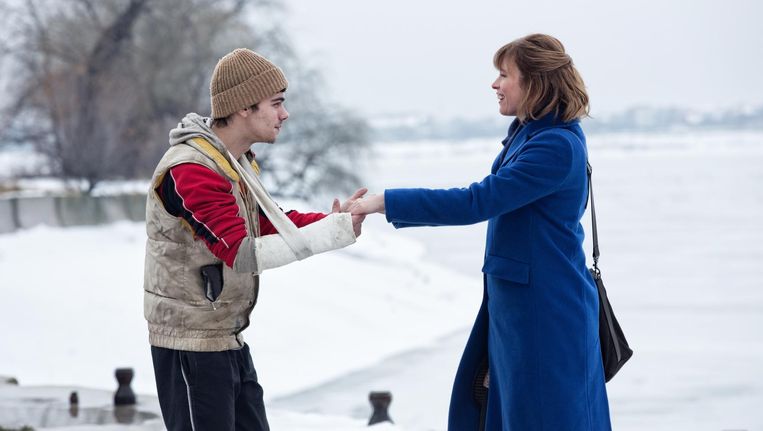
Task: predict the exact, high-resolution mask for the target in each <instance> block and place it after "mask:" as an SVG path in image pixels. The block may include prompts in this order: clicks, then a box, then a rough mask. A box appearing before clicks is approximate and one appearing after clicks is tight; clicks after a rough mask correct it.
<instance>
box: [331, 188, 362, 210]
mask: <svg viewBox="0 0 763 431" xmlns="http://www.w3.org/2000/svg"><path fill="white" fill-rule="evenodd" d="M366 193H368V189H367V188H365V187H361V188H359V189H357V190H355V193H353V194H352V196H350V197H349V198H348V199H347V200H346V201H344V203H343V204H341V205H340V204H339V199H337V198H334V202H333V204H332V205H331V212H332V213H346V212H350V207H351V206H352V204H354V203H355V201H357V200H358V199H360V198H362V197H363V195H365V194H366Z"/></svg>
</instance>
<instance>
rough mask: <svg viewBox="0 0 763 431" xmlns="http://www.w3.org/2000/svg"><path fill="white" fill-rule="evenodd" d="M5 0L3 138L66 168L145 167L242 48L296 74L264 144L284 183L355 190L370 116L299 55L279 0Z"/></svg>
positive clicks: (52, 167)
mask: <svg viewBox="0 0 763 431" xmlns="http://www.w3.org/2000/svg"><path fill="white" fill-rule="evenodd" d="M6 2H7V3H8V4H5V5H2V4H0V6H3V9H4V10H5V11H7V14H6V16H5V17H4V18H2V19H3V20H4V21H6V25H7V26H8V27H7V28H8V29H7V30H6V33H7V36H6V37H4V38H3V42H2V44H0V51H2V52H3V64H1V65H0V66H2V67H3V68H4V70H5V71H6V73H8V79H7V80H8V81H9V82H8V83H9V84H10V85H9V88H10V89H11V90H12V92H11V98H10V100H9V102H8V103H7V105H6V106H4V107H3V108H4V109H3V115H4V118H5V119H6V122H5V123H6V127H5V128H4V129H3V130H2V132H0V133H1V134H2V135H1V136H0V142H5V143H8V142H15V143H23V144H31V145H33V146H34V148H35V149H36V150H37V151H38V152H40V153H41V154H44V155H45V156H46V159H47V160H48V162H49V163H48V166H46V167H44V169H42V168H43V167H41V171H43V170H44V171H47V172H52V173H53V174H54V175H56V176H58V177H60V178H63V179H78V180H81V179H84V180H86V181H87V184H88V188H89V190H92V189H93V188H94V187H95V186H96V185H97V184H98V183H99V182H100V181H103V180H107V179H119V178H146V177H147V176H148V175H150V173H151V171H152V169H153V168H154V166H155V165H156V162H157V161H158V159H159V157H160V156H161V154H162V153H163V152H164V151H165V150H166V148H167V145H168V144H167V133H168V131H169V129H170V128H172V127H173V126H175V125H176V124H177V122H178V121H179V119H180V118H181V117H182V116H183V115H184V114H185V113H187V112H198V113H200V114H202V115H208V114H209V90H208V89H209V86H208V85H209V84H208V83H209V78H210V75H211V73H212V70H213V68H214V65H215V63H216V62H217V60H218V59H219V58H220V57H222V56H223V55H224V54H225V53H227V52H229V51H231V50H232V49H234V48H237V47H248V48H251V49H254V50H255V51H259V52H262V53H263V54H264V55H266V56H267V57H269V58H270V59H272V60H273V61H274V62H275V63H276V64H278V65H280V66H281V67H282V68H283V69H284V72H285V74H286V76H287V78H288V79H289V81H290V88H289V90H288V91H287V109H289V111H290V113H291V115H292V118H291V119H290V120H289V121H288V122H287V126H286V127H285V128H284V133H283V135H282V136H281V139H279V142H278V144H277V145H275V146H273V147H272V148H266V149H264V150H260V149H258V150H257V158H258V161H259V162H260V164H261V165H262V167H263V170H264V179H265V180H266V182H268V183H270V185H271V187H272V188H273V191H274V192H276V194H281V195H287V196H296V197H303V198H305V197H310V196H311V195H313V194H315V193H321V192H337V191H342V192H346V191H350V190H353V189H354V188H355V187H356V186H358V185H359V184H360V182H361V179H360V178H359V177H358V174H357V170H356V169H353V166H354V165H355V163H356V161H357V159H358V158H359V157H360V156H362V154H363V152H364V150H365V149H366V148H368V141H369V127H368V125H367V123H366V122H365V120H364V119H362V118H360V117H358V116H356V115H354V114H353V113H351V112H348V111H346V110H343V109H341V107H337V106H335V105H334V104H332V103H331V101H330V99H329V98H327V97H326V94H324V93H323V92H322V89H323V88H325V86H324V85H322V82H321V78H320V74H319V73H318V71H316V70H314V69H313V68H311V67H310V66H309V65H307V64H305V63H304V62H303V61H301V60H300V58H298V56H297V54H296V52H295V50H294V49H293V46H292V44H291V42H290V40H289V38H288V36H287V34H286V32H285V31H284V29H283V26H282V25H281V23H282V22H283V21H284V17H285V14H286V11H285V10H284V9H283V8H282V6H280V3H279V2H278V1H277V0H248V1H247V0H24V1H16V2H14V3H13V4H11V2H10V1H8V0H6Z"/></svg>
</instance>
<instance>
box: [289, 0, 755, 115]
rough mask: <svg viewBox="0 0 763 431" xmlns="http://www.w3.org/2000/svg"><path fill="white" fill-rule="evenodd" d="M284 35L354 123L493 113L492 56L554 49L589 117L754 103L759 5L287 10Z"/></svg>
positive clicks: (699, 1) (312, 5)
mask: <svg viewBox="0 0 763 431" xmlns="http://www.w3.org/2000/svg"><path fill="white" fill-rule="evenodd" d="M286 3H287V4H288V5H289V12H288V14H287V15H286V17H287V22H286V23H285V25H286V28H287V29H288V30H289V31H290V32H291V36H292V40H293V41H294V43H295V45H296V46H297V49H298V50H299V52H300V53H301V54H302V56H303V57H304V58H306V59H307V60H308V61H309V62H310V63H311V64H314V65H317V66H318V67H319V68H320V69H321V70H322V71H323V73H324V75H325V78H326V81H327V82H328V84H329V86H330V90H331V94H332V98H333V99H334V100H336V101H337V102H340V103H342V104H343V105H345V106H346V107H349V108H352V109H357V110H359V111H360V112H361V113H363V114H367V115H376V114H383V113H390V112H401V111H403V112H412V113H424V114H433V115H437V116H440V117H452V116H465V117H483V116H486V115H491V114H495V113H496V112H497V107H498V105H497V101H496V98H495V93H494V91H493V90H492V89H490V84H491V83H492V81H493V79H495V74H496V72H495V70H494V68H493V65H492V56H493V53H494V52H495V51H496V49H497V48H499V47H500V46H501V45H503V44H504V43H507V42H509V41H511V40H513V39H516V38H518V37H521V36H524V35H526V34H529V33H534V32H541V33H548V34H551V35H554V36H556V37H557V38H559V39H560V40H561V41H562V42H563V43H564V45H565V47H566V49H567V52H568V53H569V54H570V55H571V56H572V58H573V61H574V62H575V64H576V66H577V67H578V69H579V70H580V72H581V74H582V75H583V79H584V80H585V82H586V85H587V87H588V90H589V95H590V96H591V102H592V113H593V114H594V115H596V114H606V113H609V112H613V111H618V110H622V109H625V108H626V107H628V106H632V105H637V104H638V105H654V106H689V107H698V108H702V109H705V110H712V109H714V108H728V107H733V106H737V105H761V104H763V83H761V82H760V79H761V77H762V76H763V1H759V0H725V1H720V0H694V1H692V0H690V1H680V2H679V1H673V0H662V1H657V0H646V1H645V0H639V1H629V2H618V1H604V0H596V1H593V0H592V1H557V2H552V1H547V0H534V1H523V2H519V1H506V0H504V1H498V0H466V1H462V0H459V1H442V0H440V1H435V0H421V1H416V0H384V1H366V0H355V1H353V0H319V1H316V0H287V1H286Z"/></svg>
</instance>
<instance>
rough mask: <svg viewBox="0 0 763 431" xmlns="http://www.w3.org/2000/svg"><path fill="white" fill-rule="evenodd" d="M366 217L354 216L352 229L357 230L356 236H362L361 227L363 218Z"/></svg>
mask: <svg viewBox="0 0 763 431" xmlns="http://www.w3.org/2000/svg"><path fill="white" fill-rule="evenodd" d="M365 219H366V216H364V215H354V216H352V231H353V232H355V238H357V237H359V236H360V229H361V227H363V220H365Z"/></svg>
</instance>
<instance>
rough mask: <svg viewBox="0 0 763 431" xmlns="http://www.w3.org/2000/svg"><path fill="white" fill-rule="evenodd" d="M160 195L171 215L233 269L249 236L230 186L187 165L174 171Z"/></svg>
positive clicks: (200, 168) (211, 173)
mask: <svg viewBox="0 0 763 431" xmlns="http://www.w3.org/2000/svg"><path fill="white" fill-rule="evenodd" d="M157 191H158V192H159V196H160V197H161V199H162V202H163V203H164V207H165V208H166V209H167V212H169V213H170V214H172V215H174V216H176V217H182V218H183V219H184V220H185V221H186V222H188V224H189V225H191V228H193V231H194V236H195V237H196V238H200V239H202V240H203V241H204V242H205V243H206V245H207V247H208V248H209V250H210V251H211V252H212V254H214V255H215V256H216V257H217V258H218V259H220V260H222V261H223V262H225V264H226V265H228V266H230V267H233V262H234V261H235V259H236V253H238V247H239V245H240V244H241V241H242V240H243V239H244V238H245V237H246V235H247V232H246V224H245V221H244V219H243V218H241V217H239V215H238V214H239V208H238V205H237V204H236V198H235V197H234V196H233V187H232V186H231V184H230V182H229V181H228V180H227V179H226V178H224V177H222V176H221V175H219V174H218V173H216V172H214V171H213V170H211V169H209V168H207V167H206V166H202V165H199V164H196V163H184V164H181V165H177V166H174V167H172V168H171V169H170V171H169V173H168V174H167V175H165V177H164V179H163V181H162V184H161V185H160V186H159V188H158V189H157Z"/></svg>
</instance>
